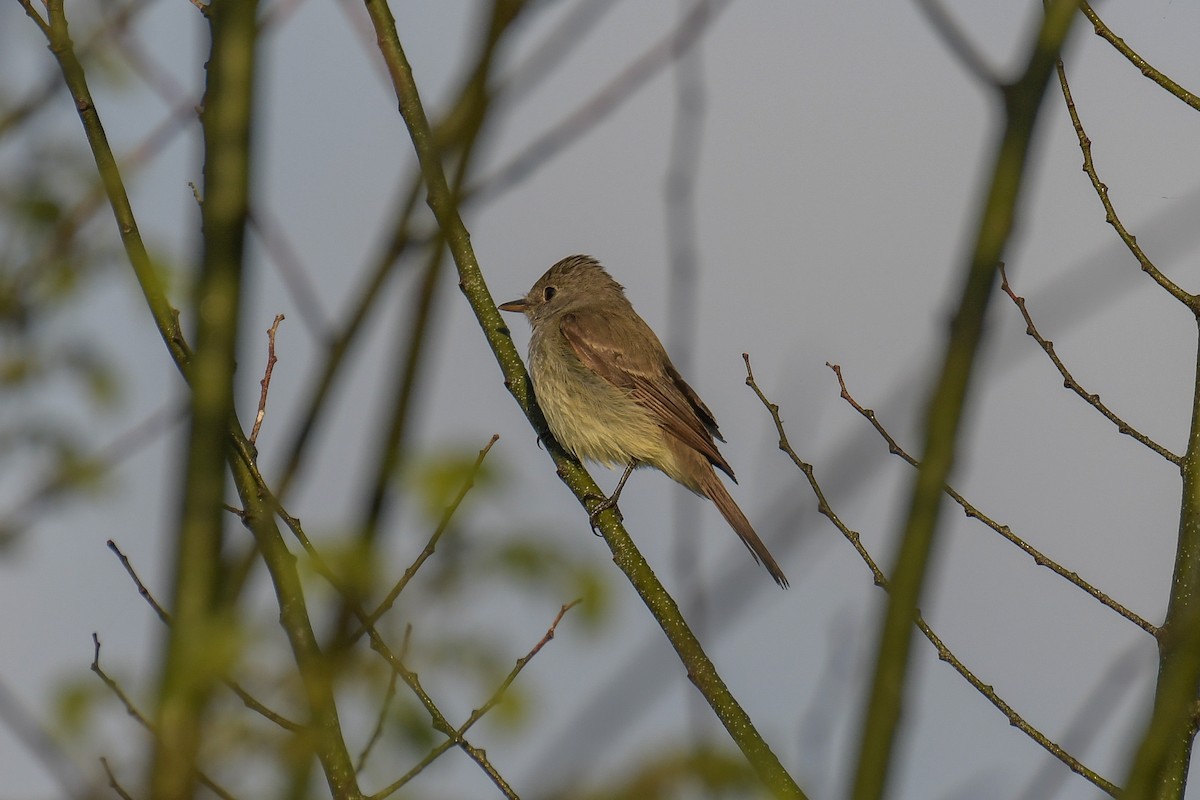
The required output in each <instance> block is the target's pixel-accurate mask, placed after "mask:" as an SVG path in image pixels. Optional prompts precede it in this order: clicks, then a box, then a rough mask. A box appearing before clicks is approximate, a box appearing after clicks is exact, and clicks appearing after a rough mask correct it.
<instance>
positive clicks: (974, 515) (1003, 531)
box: [825, 273, 1159, 638]
mask: <svg viewBox="0 0 1200 800" xmlns="http://www.w3.org/2000/svg"><path fill="white" fill-rule="evenodd" d="M1002 274H1003V273H1002ZM825 366H827V367H829V368H830V369H831V370H833V372H834V374H835V375H837V381H838V385H839V386H840V387H841V396H842V399H843V400H845V401H846V402H847V403H849V404H850V407H851V408H853V409H854V410H855V411H857V412H858V413H859V414H861V415H862V416H863V418H865V419H866V420H867V421H868V422H870V423H871V426H872V427H873V428H875V431H876V432H877V433H878V434H879V435H880V436H882V437H883V440H884V441H885V442H887V445H888V452H890V453H892V454H893V455H896V456H899V457H900V458H902V459H903V460H904V461H905V462H906V463H907V464H908V465H909V466H912V467H918V468H919V467H920V464H919V463H918V462H917V460H916V459H915V458H913V457H912V456H911V455H909V454H908V453H907V452H906V451H905V450H904V448H903V447H901V446H900V445H899V443H897V442H896V440H895V439H894V438H893V437H892V435H891V434H890V433H888V432H887V430H886V429H885V428H884V427H883V424H882V423H881V422H880V421H879V419H878V417H876V415H875V412H874V411H873V410H871V409H869V408H863V407H862V406H861V405H859V404H858V401H857V400H855V399H854V398H853V397H852V396H851V395H850V390H849V389H847V388H846V381H845V379H844V378H843V377H842V368H841V367H840V366H838V365H837V364H829V363H826V365H825ZM945 491H946V494H948V495H949V496H950V497H951V498H953V500H954V502H956V503H958V505H959V506H960V507H961V508H962V510H963V513H964V514H965V515H966V516H967V518H968V519H977V520H979V521H980V522H982V523H983V524H984V525H987V526H988V527H989V528H991V529H992V530H994V531H995V532H996V533H998V534H1000V535H1001V536H1003V537H1004V538H1005V539H1006V540H1007V541H1009V542H1011V543H1012V544H1014V545H1016V546H1017V547H1019V548H1020V549H1021V550H1022V552H1024V553H1025V554H1026V555H1028V556H1029V557H1030V558H1032V559H1033V563H1035V564H1037V565H1038V566H1039V567H1046V568H1047V569H1049V570H1050V571H1051V572H1053V573H1054V574H1055V575H1058V576H1059V577H1060V578H1064V579H1065V580H1067V581H1068V582H1069V583H1072V584H1074V585H1075V586H1077V587H1078V588H1080V589H1082V590H1083V591H1084V592H1086V593H1087V594H1088V595H1090V596H1091V597H1092V598H1093V599H1095V600H1097V601H1099V602H1100V603H1101V604H1102V605H1104V606H1107V607H1108V608H1110V609H1112V610H1113V611H1115V612H1117V613H1118V614H1120V615H1121V616H1122V617H1124V618H1125V619H1127V620H1129V621H1130V622H1132V623H1133V624H1134V625H1137V626H1138V627H1139V628H1141V629H1142V630H1144V631H1146V633H1148V634H1150V635H1151V636H1154V637H1156V638H1157V636H1158V634H1159V629H1158V627H1157V626H1155V625H1152V624H1151V623H1150V622H1148V621H1146V620H1145V619H1143V618H1142V617H1140V616H1138V615H1137V614H1135V613H1133V612H1132V611H1130V610H1129V609H1128V608H1126V607H1125V606H1123V605H1121V604H1120V603H1118V602H1117V601H1115V600H1113V599H1112V598H1111V597H1109V596H1108V595H1107V594H1105V593H1104V592H1102V591H1100V590H1099V589H1097V588H1096V587H1095V586H1092V585H1091V584H1090V583H1088V582H1087V581H1085V580H1084V579H1083V578H1081V577H1079V574H1078V573H1076V572H1072V571H1070V570H1068V569H1067V568H1066V567H1064V566H1062V565H1061V564H1059V563H1058V562H1057V561H1055V560H1053V559H1052V558H1050V557H1049V556H1047V555H1045V554H1044V553H1042V552H1041V551H1040V550H1038V549H1037V548H1035V547H1034V546H1033V545H1031V544H1029V543H1028V542H1026V541H1025V540H1024V539H1022V538H1021V537H1019V536H1017V535H1016V534H1015V533H1013V532H1012V529H1011V528H1009V527H1008V526H1007V525H1001V524H1000V523H998V522H996V521H995V520H994V519H992V518H991V517H989V516H987V515H986V514H984V513H983V512H982V511H980V510H979V509H978V508H976V507H975V506H973V505H972V504H971V503H969V502H967V499H966V498H965V497H963V496H962V495H961V494H959V493H958V492H957V491H955V489H954V488H953V487H951V486H950V485H949V484H947V485H946V487H945Z"/></svg>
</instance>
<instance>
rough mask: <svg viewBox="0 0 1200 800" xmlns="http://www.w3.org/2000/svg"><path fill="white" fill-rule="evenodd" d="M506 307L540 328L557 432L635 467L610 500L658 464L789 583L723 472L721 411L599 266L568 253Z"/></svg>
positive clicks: (539, 362)
mask: <svg viewBox="0 0 1200 800" xmlns="http://www.w3.org/2000/svg"><path fill="white" fill-rule="evenodd" d="M500 309H501V310H502V311H519V312H522V313H524V314H525V316H526V317H527V318H528V319H529V324H530V326H531V327H532V328H533V335H532V337H531V338H530V340H529V371H530V375H531V376H532V378H533V391H534V394H535V395H536V396H537V401H538V405H539V406H540V407H541V409H542V413H543V414H545V415H546V422H547V423H549V425H550V430H551V431H552V432H553V433H554V437H555V438H556V439H558V441H559V442H560V443H561V444H562V445H563V447H565V448H567V449H568V450H570V451H571V452H572V453H574V454H575V457H576V458H579V459H586V460H590V461H597V462H599V463H601V464H604V465H605V466H609V467H613V466H620V467H625V473H624V474H623V475H622V477H621V480H620V482H619V483H618V484H617V488H616V489H615V490H614V492H613V496H612V498H611V499H610V501H609V503H615V502H616V499H617V497H618V496H619V495H620V493H621V489H622V488H623V487H624V486H625V481H626V480H627V479H628V478H629V475H630V473H631V472H632V471H633V469H634V468H635V467H639V466H642V465H643V464H646V465H649V466H652V467H655V468H656V469H659V470H661V471H662V472H664V473H666V474H667V475H668V476H670V477H671V479H672V480H675V481H677V482H678V483H681V484H683V485H684V486H686V487H687V488H688V489H691V490H692V491H693V492H695V493H696V494H699V495H703V496H704V497H707V498H708V499H710V500H712V501H713V503H715V504H716V506H717V508H718V509H720V511H721V514H722V515H723V516H724V517H725V519H726V521H728V522H729V525H730V526H731V527H732V528H733V529H734V531H736V532H737V535H738V536H740V537H741V539H742V542H743V543H745V545H746V547H747V548H749V550H750V553H751V554H752V555H753V556H754V559H755V560H756V561H758V562H760V563H762V564H763V566H765V567H766V568H767V571H768V572H770V573H771V577H772V578H774V579H775V582H776V583H778V584H779V585H780V586H782V587H783V588H785V589H786V588H787V585H788V581H787V577H786V576H785V575H784V574H783V570H781V569H780V568H779V565H778V564H777V563H775V559H774V558H772V557H771V553H770V552H769V551H768V550H767V547H766V545H764V544H763V542H762V539H760V538H758V534H757V533H755V532H754V528H753V527H752V526H751V525H750V522H749V520H747V519H746V515H745V514H743V513H742V510H741V509H740V508H738V506H737V503H735V502H733V498H732V497H730V496H729V491H728V490H727V489H726V488H725V484H724V483H722V482H721V479H720V478H719V477H717V473H716V471H715V470H714V469H713V468H714V467H717V468H719V469H720V470H721V471H722V472H724V473H725V474H726V475H728V476H729V477H730V478H731V479H733V480H734V482H735V483H736V482H737V479H736V478H735V477H734V475H733V469H732V468H731V467H730V466H729V464H728V462H726V461H725V459H724V458H723V457H722V456H721V453H720V452H719V451H718V450H717V446H716V444H715V442H714V441H713V437H716V438H717V439H719V440H720V441H722V442H723V441H725V440H724V439H723V438H722V437H721V433H720V431H719V430H717V421H716V420H715V419H714V418H713V415H712V412H711V411H709V410H708V406H706V405H704V402H703V401H702V400H701V399H700V397H699V396H698V395H697V394H696V392H695V391H693V389H692V387H691V386H688V385H687V382H686V381H684V379H683V377H682V376H681V375H680V374H679V372H678V370H676V369H675V366H674V365H673V364H672V363H671V359H670V358H669V357H668V356H667V351H666V350H665V349H664V348H663V346H662V342H660V341H659V340H658V337H657V336H655V335H654V331H652V330H651V329H650V326H649V325H647V324H646V322H645V321H644V320H643V319H642V318H641V317H640V316H638V313H637V312H636V311H634V310H633V306H632V305H631V304H630V302H629V300H628V299H626V297H625V290H624V288H623V287H622V286H621V284H619V283H617V282H616V281H615V280H613V279H612V277H611V276H610V275H609V274H608V273H607V272H605V271H604V268H603V267H601V266H600V264H599V262H597V261H596V260H595V259H594V258H592V257H591V256H585V255H576V256H569V257H567V258H564V259H563V260H562V261H559V262H558V263H557V264H555V265H554V266H553V267H551V268H550V269H549V271H547V272H546V274H545V275H543V276H542V277H541V278H539V279H538V282H537V283H535V284H534V285H533V288H532V289H530V290H529V294H527V295H526V296H525V297H523V298H521V299H520V300H513V301H511V302H508V303H504V304H503V305H501V306H500ZM604 507H607V505H606V506H604Z"/></svg>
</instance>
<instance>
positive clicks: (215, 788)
mask: <svg viewBox="0 0 1200 800" xmlns="http://www.w3.org/2000/svg"><path fill="white" fill-rule="evenodd" d="M91 670H92V672H94V673H96V675H97V677H99V678H100V680H101V681H102V682H103V683H104V685H105V686H107V687H108V689H109V691H111V692H112V693H113V694H114V695H116V696H117V699H118V700H120V701H121V705H123V706H124V707H125V713H127V714H128V715H129V716H131V717H133V718H134V719H135V720H136V721H137V723H138V724H139V725H141V726H142V727H143V728H145V729H146V730H147V731H149V732H150V733H151V734H152V735H153V736H154V737H155V738H156V739H157V738H158V728H157V727H155V725H154V723H152V722H151V721H150V720H149V719H147V718H146V716H145V715H144V714H143V713H142V712H141V711H139V710H138V707H137V706H136V705H134V703H133V701H132V700H130V699H129V695H127V694H125V691H124V690H123V689H122V688H121V686H120V685H119V684H118V683H117V682H116V681H115V680H113V679H112V678H111V677H110V676H109V675H108V673H106V672H105V671H104V668H103V667H101V666H100V637H99V636H97V635H96V634H95V633H93V634H92V666H91ZM195 774H196V779H197V780H199V781H200V783H201V784H203V785H204V786H205V788H207V789H208V790H209V791H211V792H212V793H213V794H215V795H217V796H218V797H220V798H222V800H235V798H234V796H233V795H232V794H230V793H229V792H227V791H225V789H223V788H222V787H221V786H219V785H217V783H215V782H214V781H213V780H212V779H211V778H209V777H208V776H207V775H205V774H204V773H203V772H202V771H200V770H199V769H197V770H195Z"/></svg>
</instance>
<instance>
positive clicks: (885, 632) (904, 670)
mask: <svg viewBox="0 0 1200 800" xmlns="http://www.w3.org/2000/svg"><path fill="white" fill-rule="evenodd" d="M1076 3H1077V0H1053V1H1052V2H1050V3H1048V4H1047V5H1046V11H1045V16H1044V19H1043V21H1042V24H1041V27H1040V29H1039V30H1038V33H1037V36H1036V38H1035V39H1034V41H1033V42H1032V43H1031V47H1030V51H1029V57H1028V62H1027V64H1026V67H1025V70H1024V71H1023V73H1022V74H1021V77H1020V79H1019V80H1018V81H1017V82H1016V83H1014V84H1012V85H1010V86H1007V87H1005V88H1004V92H1003V100H1004V112H1005V122H1004V132H1003V135H1002V136H1001V139H1000V141H999V146H998V147H997V150H996V155H995V159H994V163H993V166H992V175H991V178H990V185H989V187H988V190H987V194H986V195H985V198H984V206H983V212H982V214H981V215H980V217H979V224H978V229H977V231H976V233H975V237H974V239H975V242H974V245H973V246H972V252H971V255H970V258H969V260H968V262H967V263H965V264H964V265H963V276H962V277H963V288H962V296H961V300H960V301H959V305H958V309H957V311H956V312H955V315H954V318H953V321H952V322H951V325H950V331H949V337H948V340H947V342H946V351H945V355H944V356H943V359H942V365H941V369H940V372H939V374H938V377H937V379H936V381H935V383H934V384H933V387H932V391H931V394H930V401H929V404H928V406H927V408H926V412H925V424H924V428H925V441H924V444H923V446H922V456H921V459H920V461H921V466H920V469H918V470H917V475H916V479H915V481H914V483H913V487H912V491H911V501H910V505H909V509H908V514H907V519H906V520H905V522H904V527H903V535H902V538H901V541H900V546H899V549H898V553H897V556H896V562H895V567H894V568H893V570H892V581H893V583H894V589H893V591H892V592H890V593H889V594H888V605H887V611H886V612H885V616H884V621H883V624H882V626H881V628H880V632H879V637H878V644H877V648H876V655H875V670H874V675H873V677H872V680H871V689H870V691H869V693H868V694H867V697H866V698H865V701H866V704H865V713H864V716H863V723H862V727H861V732H860V745H859V757H858V766H857V774H856V776H855V781H854V790H853V791H854V796H855V797H856V798H858V799H859V800H876V798H880V797H882V796H883V795H884V792H885V789H886V786H887V779H888V773H889V770H890V766H891V763H892V752H893V745H894V743H895V739H896V732H897V729H898V727H899V724H900V716H901V708H902V706H903V702H904V685H905V682H906V678H907V676H908V660H909V652H910V649H911V646H912V628H911V622H912V617H913V614H914V613H915V611H916V609H917V604H918V602H919V601H920V598H921V589H922V587H923V586H924V583H925V575H926V571H927V566H928V564H929V558H930V554H931V553H932V552H933V548H934V542H935V541H936V534H937V523H938V514H939V511H940V507H941V496H942V487H944V486H945V484H946V479H947V478H948V477H949V475H950V470H951V467H952V466H953V464H954V455H955V450H956V444H957V439H958V430H959V425H960V423H961V421H962V413H963V406H964V403H965V402H966V398H967V390H968V386H969V383H970V378H971V374H972V372H973V367H974V363H975V354H976V352H977V351H978V349H979V344H980V342H981V341H982V339H983V320H984V317H985V315H986V313H987V307H988V302H989V300H990V298H991V294H992V289H993V287H994V286H995V284H996V266H997V265H998V264H999V263H1000V261H1001V260H1003V257H1004V251H1005V248H1006V245H1007V243H1008V238H1009V235H1010V233H1011V232H1012V229H1013V224H1014V220H1015V218H1016V213H1017V201H1018V198H1019V196H1020V191H1021V186H1022V183H1023V180H1022V179H1023V177H1024V175H1025V168H1026V165H1027V163H1028V158H1027V157H1028V154H1029V148H1030V145H1031V143H1032V141H1033V131H1034V124H1035V123H1036V121H1037V118H1038V112H1039V110H1040V108H1041V105H1042V99H1043V97H1044V96H1045V93H1046V85H1047V84H1048V83H1049V80H1050V74H1051V71H1052V70H1053V69H1054V64H1055V61H1057V59H1058V55H1059V53H1060V52H1061V51H1062V47H1063V43H1064V42H1065V41H1066V37H1067V32H1068V31H1069V30H1070V28H1071V23H1072V21H1073V20H1074V19H1075V16H1076V14H1075V10H1076Z"/></svg>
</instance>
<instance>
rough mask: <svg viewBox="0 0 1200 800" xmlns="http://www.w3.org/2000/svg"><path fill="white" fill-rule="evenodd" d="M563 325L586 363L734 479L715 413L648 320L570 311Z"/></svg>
mask: <svg viewBox="0 0 1200 800" xmlns="http://www.w3.org/2000/svg"><path fill="white" fill-rule="evenodd" d="M618 326H625V327H626V328H628V329H627V330H625V329H620V328H619V327H618ZM633 326H636V327H633ZM559 329H560V330H561V331H562V335H563V338H564V339H565V340H566V341H567V344H568V345H570V347H571V350H572V351H574V353H575V355H576V356H577V357H578V358H579V361H580V362H581V363H582V364H583V365H584V366H586V367H587V368H588V369H590V370H591V371H592V372H594V373H596V374H597V375H599V376H600V377H601V378H603V379H604V380H606V381H608V382H609V383H611V384H612V385H613V386H616V387H618V388H621V389H625V390H627V391H628V392H629V393H630V396H632V397H633V399H634V400H636V401H637V402H638V403H640V404H642V405H643V406H645V407H646V408H647V409H649V410H650V411H651V412H652V413H653V414H654V415H655V417H656V418H657V419H658V422H659V424H660V425H661V426H662V427H663V428H664V429H665V430H666V431H668V432H669V433H671V434H672V435H673V436H675V437H676V438H677V439H679V440H680V441H681V442H683V443H684V444H685V445H687V446H688V447H690V448H692V449H694V450H697V451H699V452H700V453H701V454H703V455H704V457H705V458H707V459H708V460H709V462H710V463H712V464H713V465H714V466H716V467H718V468H720V469H721V470H722V471H724V472H725V474H727V475H729V477H730V478H733V477H734V476H733V469H732V468H731V467H730V466H729V464H728V463H727V462H726V461H725V459H724V457H722V455H721V453H720V451H718V450H717V446H716V444H715V443H714V442H713V436H714V435H716V436H717V437H718V438H720V434H719V433H718V432H717V423H716V420H715V419H714V418H713V415H712V412H711V411H709V410H708V406H706V405H704V403H703V402H702V401H701V400H700V398H699V396H697V395H696V392H695V391H693V390H692V387H690V386H688V385H687V383H686V382H685V381H684V380H683V378H682V377H681V376H680V375H679V372H678V371H677V370H676V369H675V367H674V366H673V365H672V364H671V361H670V359H669V358H667V354H666V351H665V350H663V349H662V345H661V344H660V343H659V342H658V338H657V337H656V336H655V335H654V332H653V331H651V330H650V328H649V326H647V325H646V323H644V322H642V321H641V320H640V319H638V320H634V321H632V322H622V321H621V319H620V318H619V317H614V316H612V315H605V314H598V313H595V312H590V311H578V312H574V313H569V314H564V315H563V316H562V319H561V321H560V323H559ZM622 334H624V335H622ZM629 342H634V343H635V344H628V343H629ZM722 441H723V440H722ZM735 480H736V479H735Z"/></svg>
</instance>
